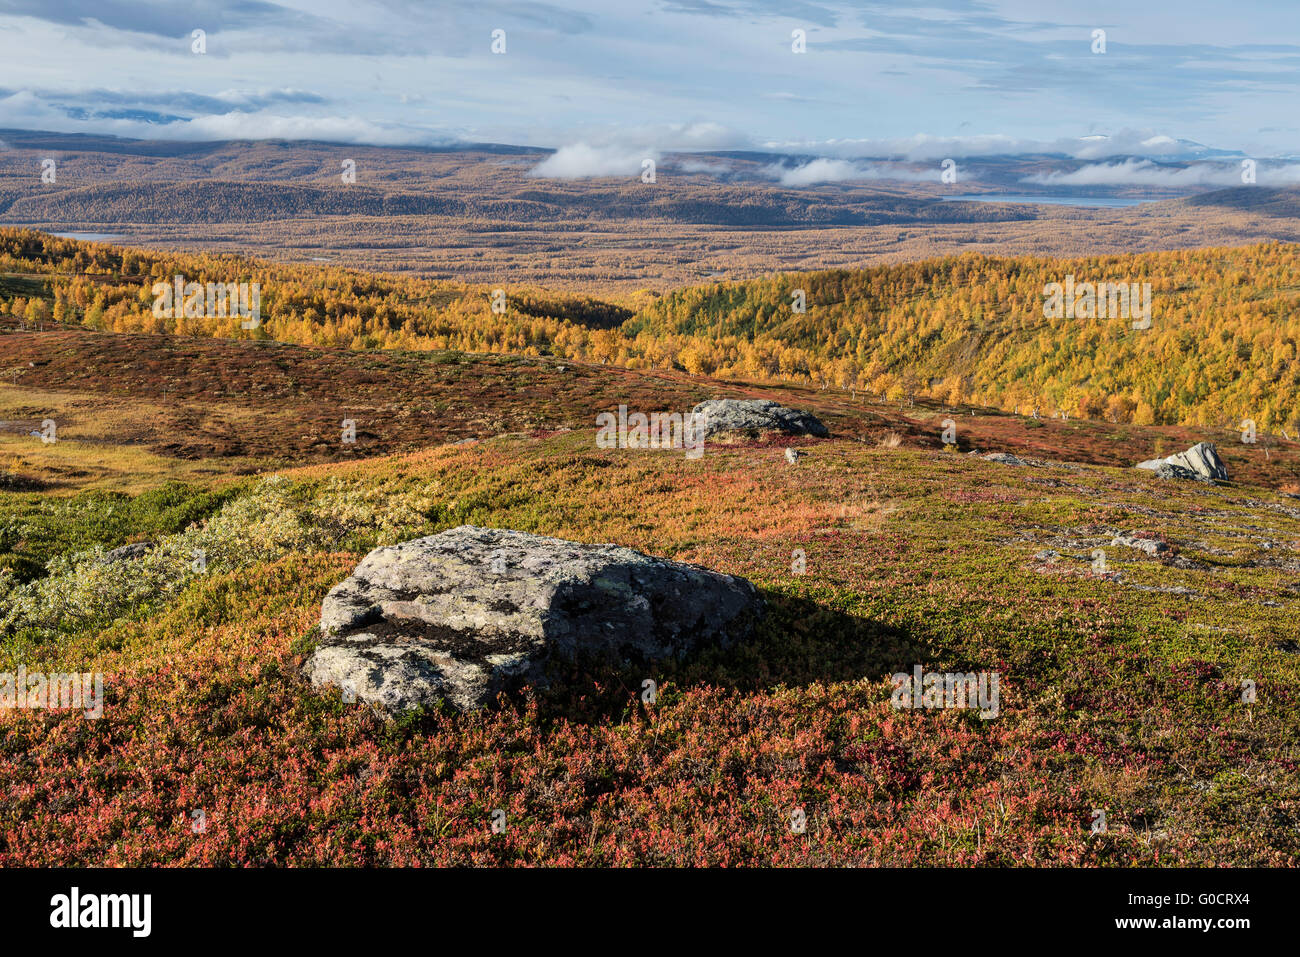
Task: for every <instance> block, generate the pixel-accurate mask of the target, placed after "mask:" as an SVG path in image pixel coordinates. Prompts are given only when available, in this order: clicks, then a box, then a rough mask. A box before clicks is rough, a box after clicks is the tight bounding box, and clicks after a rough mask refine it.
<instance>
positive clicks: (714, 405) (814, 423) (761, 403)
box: [692, 399, 830, 438]
mask: <svg viewBox="0 0 1300 957" xmlns="http://www.w3.org/2000/svg"><path fill="white" fill-rule="evenodd" d="M692 411H693V412H695V413H697V414H701V415H703V416H704V435H705V437H706V438H707V437H708V436H711V435H718V434H721V433H724V432H751V433H753V432H784V433H785V434H787V435H816V436H826V435H829V434H830V433H829V432H828V431H827V430H826V426H824V425H822V423H821V422H820V421H819V420H818V419H817V417H816V416H814V415H812V414H811V413H808V412H800V411H799V410H798V409H791V408H788V407H786V406H784V405H781V404H779V403H777V402H773V401H772V400H771V399H709V400H708V401H706V402H701V403H700V404H699V405H697V406H696V407H695V408H694V409H693V410H692Z"/></svg>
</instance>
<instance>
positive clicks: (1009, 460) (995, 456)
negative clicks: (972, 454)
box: [984, 452, 1029, 465]
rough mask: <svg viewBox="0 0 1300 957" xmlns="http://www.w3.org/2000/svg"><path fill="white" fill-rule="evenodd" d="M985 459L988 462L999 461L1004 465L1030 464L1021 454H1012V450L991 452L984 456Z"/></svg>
mask: <svg viewBox="0 0 1300 957" xmlns="http://www.w3.org/2000/svg"><path fill="white" fill-rule="evenodd" d="M984 460H985V461H987V462H999V463H1001V464H1002V465H1028V464H1029V463H1028V462H1026V461H1025V460H1024V459H1022V458H1021V457H1020V456H1018V455H1012V454H1011V453H1010V452H990V453H989V454H988V455H986V456H984Z"/></svg>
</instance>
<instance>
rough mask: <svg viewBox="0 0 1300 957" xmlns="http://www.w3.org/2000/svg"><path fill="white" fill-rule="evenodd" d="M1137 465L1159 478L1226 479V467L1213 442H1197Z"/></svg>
mask: <svg viewBox="0 0 1300 957" xmlns="http://www.w3.org/2000/svg"><path fill="white" fill-rule="evenodd" d="M1137 467H1138V468H1140V469H1150V470H1151V471H1153V472H1155V473H1156V474H1157V475H1159V476H1160V477H1161V478H1200V479H1203V480H1205V481H1211V482H1212V481H1215V480H1221V481H1225V482H1226V481H1227V480H1228V467H1227V466H1226V465H1224V464H1223V459H1221V458H1219V453H1218V451H1217V450H1216V449H1215V447H1214V443H1213V442H1198V443H1196V444H1195V445H1193V446H1192V447H1191V448H1190V449H1188V450H1187V451H1186V452H1178V453H1176V454H1175V455H1171V456H1169V457H1168V458H1163V459H1148V460H1147V461H1145V462H1139V463H1138V465H1137ZM1187 473H1190V474H1187Z"/></svg>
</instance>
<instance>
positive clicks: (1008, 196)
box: [943, 193, 1154, 208]
mask: <svg viewBox="0 0 1300 957" xmlns="http://www.w3.org/2000/svg"><path fill="white" fill-rule="evenodd" d="M943 200H944V202H952V203H958V202H961V203H1042V204H1044V205H1047V206H1099V207H1101V206H1104V207H1108V208H1119V207H1123V206H1136V205H1137V204H1138V203H1150V202H1154V200H1150V199H1121V198H1118V197H1114V196H1021V195H1017V194H1015V193H977V194H971V195H967V196H945V197H943Z"/></svg>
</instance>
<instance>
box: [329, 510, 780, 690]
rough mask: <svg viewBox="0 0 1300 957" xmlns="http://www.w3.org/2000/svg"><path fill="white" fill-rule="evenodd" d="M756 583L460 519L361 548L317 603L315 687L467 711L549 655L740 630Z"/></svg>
mask: <svg viewBox="0 0 1300 957" xmlns="http://www.w3.org/2000/svg"><path fill="white" fill-rule="evenodd" d="M761 608H762V605H761V602H760V600H759V598H758V596H757V593H756V592H755V590H754V587H753V586H752V585H751V584H749V582H747V581H745V580H744V579H741V578H733V577H731V576H729V575H722V574H718V573H716V572H711V571H708V570H706V569H702V568H697V567H695V566H692V565H684V564H681V563H678V562H672V561H668V560H666V559H661V558H652V557H649V556H647V555H643V554H641V553H640V552H636V551H633V550H631V549H628V548H620V547H618V546H616V545H582V544H578V543H575V542H569V541H564V540H563V539H558V538H544V537H541V536H538V535H529V534H526V533H524V532H515V531H506V530H499V529H489V528H478V527H475V526H472V525H462V526H461V527H459V528H454V529H450V530H449V531H445V532H442V533H440V534H438V535H431V536H429V537H427V538H419V539H415V540H414V541H410V542H404V543H402V544H400V545H395V546H391V547H387V548H378V549H376V550H375V551H373V552H371V553H370V554H369V555H367V556H366V557H365V558H364V559H363V560H362V561H361V563H360V564H359V565H358V566H357V568H356V570H355V571H354V572H353V573H352V575H351V576H350V577H349V578H347V579H345V580H344V581H342V582H340V583H339V584H338V585H335V586H334V587H333V588H332V589H330V592H329V594H328V595H327V596H326V598H325V601H324V603H323V604H322V606H321V633H322V640H321V642H320V644H319V646H318V647H317V648H316V650H315V652H314V653H313V654H312V656H311V658H310V659H309V660H308V662H307V664H306V666H305V672H306V674H307V676H308V677H309V678H310V679H311V681H312V683H313V684H314V685H317V686H326V685H334V686H337V687H339V688H341V689H343V691H344V694H345V696H347V695H350V694H351V695H355V696H356V698H357V699H359V700H362V701H367V702H370V703H374V704H381V705H383V706H385V707H387V708H389V709H390V710H400V709H403V708H409V707H414V706H416V705H421V704H432V703H434V702H436V701H438V700H440V699H444V700H446V701H448V702H450V703H451V704H452V705H454V706H455V707H457V708H461V709H471V708H478V707H482V706H483V705H485V704H487V703H489V702H491V701H492V700H493V699H494V698H495V697H496V695H497V693H498V692H500V691H502V690H506V689H508V688H509V687H511V686H512V685H515V684H518V683H520V682H525V681H526V682H529V683H541V682H542V680H543V678H544V672H545V667H546V664H547V662H548V661H549V660H550V659H551V658H552V657H553V656H557V655H558V656H561V657H564V658H570V659H572V658H576V657H594V658H597V659H603V660H606V661H608V662H610V663H613V664H619V663H624V662H632V661H653V660H655V659H658V658H665V657H675V656H680V655H681V654H683V653H685V652H686V651H688V650H689V649H691V648H693V647H695V646H697V645H700V644H704V643H710V642H712V643H719V644H726V643H728V642H730V641H732V640H735V639H737V638H741V637H744V636H745V635H746V634H747V633H748V631H749V630H750V628H751V627H752V624H753V622H754V621H755V620H756V619H757V617H758V615H759V614H761Z"/></svg>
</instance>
